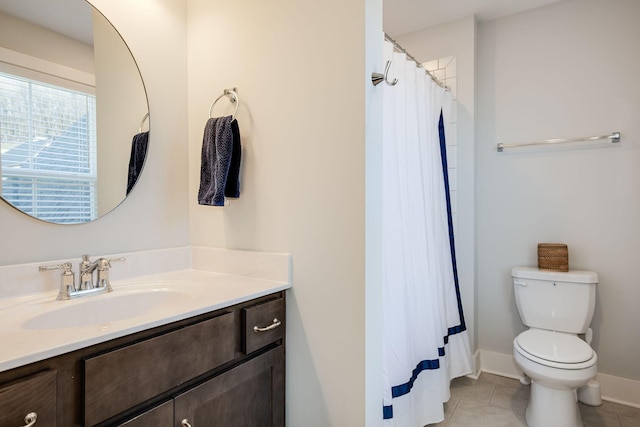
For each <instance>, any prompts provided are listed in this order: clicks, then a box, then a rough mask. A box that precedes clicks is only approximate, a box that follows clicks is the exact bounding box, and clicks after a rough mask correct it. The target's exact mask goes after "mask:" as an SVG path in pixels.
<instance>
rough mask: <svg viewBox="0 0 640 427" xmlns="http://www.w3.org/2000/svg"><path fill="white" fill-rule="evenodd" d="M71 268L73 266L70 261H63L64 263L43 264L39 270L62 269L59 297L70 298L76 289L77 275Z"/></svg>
mask: <svg viewBox="0 0 640 427" xmlns="http://www.w3.org/2000/svg"><path fill="white" fill-rule="evenodd" d="M71 268H72V266H71V263H70V262H63V263H62V264H52V265H41V266H39V267H38V270H39V271H51V270H62V277H61V281H60V292H59V293H58V299H69V298H70V297H71V293H72V292H74V291H76V285H75V275H74V274H73V271H72V270H71Z"/></svg>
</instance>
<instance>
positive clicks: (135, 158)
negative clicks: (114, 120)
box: [126, 131, 149, 194]
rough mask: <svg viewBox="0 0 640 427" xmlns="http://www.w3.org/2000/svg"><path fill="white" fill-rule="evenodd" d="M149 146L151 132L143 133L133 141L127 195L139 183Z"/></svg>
mask: <svg viewBox="0 0 640 427" xmlns="http://www.w3.org/2000/svg"><path fill="white" fill-rule="evenodd" d="M148 145H149V132H148V131H147V132H142V133H139V134H137V135H135V136H134V137H133V141H131V155H130V157H129V173H128V174H127V193H126V194H129V192H130V191H131V190H132V189H133V186H134V185H135V184H136V182H137V181H138V176H140V172H142V166H143V165H144V159H145V158H146V157H147V147H148Z"/></svg>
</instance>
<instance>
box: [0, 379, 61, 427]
mask: <svg viewBox="0 0 640 427" xmlns="http://www.w3.org/2000/svg"><path fill="white" fill-rule="evenodd" d="M30 414H36V415H35V417H34V416H31V415H30ZM29 418H34V419H35V420H36V422H35V423H33V425H36V423H37V425H38V426H40V427H41V426H46V427H55V426H56V425H58V424H57V421H56V371H44V372H41V373H38V374H35V375H31V376H29V377H26V378H21V379H18V380H16V381H12V382H10V383H7V384H2V385H0V426H2V427H4V426H11V427H17V426H24V425H27V424H28V422H29Z"/></svg>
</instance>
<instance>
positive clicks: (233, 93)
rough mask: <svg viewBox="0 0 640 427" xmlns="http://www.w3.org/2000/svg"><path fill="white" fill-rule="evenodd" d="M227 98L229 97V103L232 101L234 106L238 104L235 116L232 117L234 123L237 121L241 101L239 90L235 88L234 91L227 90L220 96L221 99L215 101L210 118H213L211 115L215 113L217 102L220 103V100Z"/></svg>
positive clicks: (210, 111) (210, 109) (210, 108)
mask: <svg viewBox="0 0 640 427" xmlns="http://www.w3.org/2000/svg"><path fill="white" fill-rule="evenodd" d="M225 96H228V97H229V101H231V103H232V104H236V111H234V112H233V116H231V121H234V120H235V119H236V115H237V114H238V108H240V99H239V98H238V88H235V87H234V88H233V89H225V90H224V92H223V93H222V95H220V96H219V97H217V98H216V100H215V101H213V104H211V107H209V118H211V113H212V112H213V106H214V105H216V102H218V101H220V99H222V98H223V97H225Z"/></svg>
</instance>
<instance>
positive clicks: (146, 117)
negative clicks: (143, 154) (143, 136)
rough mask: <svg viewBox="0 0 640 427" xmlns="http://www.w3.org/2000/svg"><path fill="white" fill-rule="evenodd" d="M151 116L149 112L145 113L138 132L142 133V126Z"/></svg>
mask: <svg viewBox="0 0 640 427" xmlns="http://www.w3.org/2000/svg"><path fill="white" fill-rule="evenodd" d="M148 118H149V113H147V114H145V115H144V117H143V118H142V121H141V122H140V130H139V131H138V133H142V127H143V126H144V122H145V121H146V120H147V119H148Z"/></svg>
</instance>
